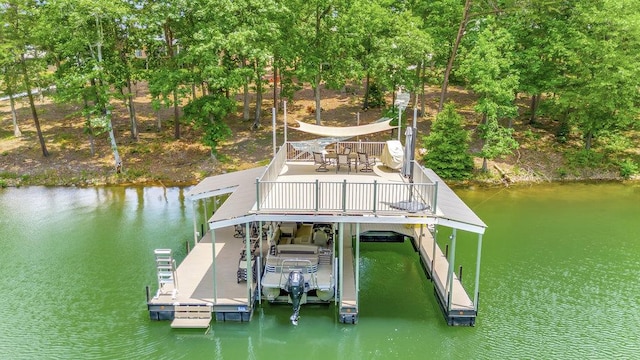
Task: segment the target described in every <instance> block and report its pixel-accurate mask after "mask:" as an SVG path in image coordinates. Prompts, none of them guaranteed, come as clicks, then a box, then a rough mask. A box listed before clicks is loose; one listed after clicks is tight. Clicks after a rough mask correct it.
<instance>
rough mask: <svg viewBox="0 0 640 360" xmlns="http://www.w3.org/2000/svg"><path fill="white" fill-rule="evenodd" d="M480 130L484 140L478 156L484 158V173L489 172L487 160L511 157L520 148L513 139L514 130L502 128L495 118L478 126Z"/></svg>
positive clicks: (490, 118) (492, 117) (488, 119)
mask: <svg viewBox="0 0 640 360" xmlns="http://www.w3.org/2000/svg"><path fill="white" fill-rule="evenodd" d="M478 130H479V132H480V138H481V139H482V140H483V145H482V149H481V150H480V153H479V154H478V155H479V156H480V157H482V171H487V160H493V159H496V158H498V157H502V156H505V155H509V154H511V153H513V150H515V149H517V148H518V142H517V141H516V140H515V139H514V138H513V129H512V128H505V127H504V126H501V125H500V124H499V123H498V120H497V119H496V118H495V117H494V116H491V117H489V118H487V122H486V123H484V124H481V125H480V126H478Z"/></svg>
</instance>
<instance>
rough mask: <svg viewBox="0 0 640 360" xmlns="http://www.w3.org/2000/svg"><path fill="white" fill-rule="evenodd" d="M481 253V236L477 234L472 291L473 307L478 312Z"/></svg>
mask: <svg viewBox="0 0 640 360" xmlns="http://www.w3.org/2000/svg"><path fill="white" fill-rule="evenodd" d="M481 253H482V234H478V254H477V255H476V281H475V283H476V285H475V290H474V291H473V307H474V308H475V309H476V312H477V311H478V295H479V293H480V289H479V286H480V255H481Z"/></svg>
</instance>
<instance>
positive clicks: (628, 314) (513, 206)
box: [0, 184, 640, 359]
mask: <svg viewBox="0 0 640 360" xmlns="http://www.w3.org/2000/svg"><path fill="white" fill-rule="evenodd" d="M185 191H186V190H184V189H179V188H169V189H163V188H155V187H147V188H121V187H102V188H89V189H75V188H42V187H30V188H20V189H14V188H11V189H1V190H0V291H1V292H2V295H1V297H0V299H1V303H0V358H2V359H284V358H285V357H286V358H288V359H293V358H295V359H431V358H438V359H442V358H444V359H515V358H517V359H609V358H629V359H634V358H640V281H639V276H640V185H639V184H626V185H621V184H566V185H538V186H532V187H511V188H496V189H476V190H467V189H465V190H457V191H456V192H457V193H458V194H459V195H460V196H461V197H462V198H463V199H464V200H465V201H466V202H467V203H468V204H469V206H470V207H471V208H472V209H473V210H474V211H476V212H477V213H478V215H479V216H480V217H481V218H482V219H483V221H485V222H486V223H487V225H488V226H489V228H488V229H487V232H486V234H485V236H484V237H483V247H482V266H481V274H480V312H479V315H478V319H477V324H476V326H475V327H449V326H447V325H446V324H445V321H444V319H443V316H442V314H441V312H440V310H439V308H438V305H437V303H436V301H435V296H434V294H433V288H432V285H431V283H430V282H429V281H428V280H427V279H426V278H425V276H424V274H423V273H422V270H421V268H420V264H419V262H418V260H417V255H416V254H415V252H414V251H413V248H412V247H411V245H410V244H409V243H405V244H373V243H363V244H362V247H361V256H362V258H361V260H360V261H361V266H362V269H361V294H360V319H359V323H358V325H355V326H354V325H343V324H340V323H338V322H337V320H336V316H335V308H334V307H327V306H306V307H303V309H302V312H301V319H300V324H299V325H298V326H297V327H296V326H292V325H291V324H290V322H289V319H288V318H289V315H290V313H291V311H290V308H289V307H287V306H270V305H268V304H263V305H262V306H261V307H259V308H258V310H257V311H256V313H255V314H254V318H253V320H252V321H251V322H250V323H214V324H213V328H212V331H211V332H210V333H208V334H205V333H204V330H175V329H171V328H170V326H169V322H154V321H150V320H149V319H148V313H147V311H146V303H145V286H146V285H150V286H151V287H152V291H155V272H154V271H155V270H154V263H153V249H156V248H171V249H173V250H174V252H175V253H176V254H177V258H178V259H179V260H182V258H184V256H185V253H186V250H185V242H186V241H189V240H192V238H193V235H192V232H193V223H192V212H193V209H192V207H191V204H190V203H189V202H188V201H187V202H185V199H184V192H185ZM458 234H459V236H458V241H457V245H456V246H457V251H456V254H457V256H456V269H457V268H458V266H460V265H462V266H463V269H464V273H463V283H464V284H466V285H473V284H472V282H473V278H474V273H473V269H474V268H475V249H476V241H477V238H476V237H475V236H471V235H470V234H465V233H462V234H461V233H458ZM446 235H447V232H446V229H442V230H441V231H440V233H439V235H438V238H439V241H440V242H441V243H442V245H445V241H444V240H442V239H445V240H446V239H447V236H446Z"/></svg>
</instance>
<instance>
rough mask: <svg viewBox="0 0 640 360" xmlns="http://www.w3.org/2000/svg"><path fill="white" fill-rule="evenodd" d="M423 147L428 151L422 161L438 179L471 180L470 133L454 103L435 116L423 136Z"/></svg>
mask: <svg viewBox="0 0 640 360" xmlns="http://www.w3.org/2000/svg"><path fill="white" fill-rule="evenodd" d="M423 144H424V147H425V148H426V149H427V152H426V154H425V155H424V156H423V158H422V160H423V161H424V163H425V165H426V166H427V167H429V168H431V169H433V171H435V172H437V173H438V174H439V175H440V176H441V177H443V178H445V179H466V178H469V177H471V174H472V171H473V157H472V156H471V154H470V153H469V132H468V131H467V130H465V129H464V122H463V118H462V116H460V115H459V114H458V113H457V112H456V108H455V105H454V104H453V103H448V104H446V105H445V107H444V109H443V111H441V112H440V113H438V115H437V116H436V120H435V122H434V123H433V125H431V132H430V133H429V136H427V137H423Z"/></svg>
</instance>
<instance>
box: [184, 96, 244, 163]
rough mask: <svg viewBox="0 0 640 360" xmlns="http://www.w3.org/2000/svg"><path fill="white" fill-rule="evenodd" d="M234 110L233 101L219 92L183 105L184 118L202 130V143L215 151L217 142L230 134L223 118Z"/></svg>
mask: <svg viewBox="0 0 640 360" xmlns="http://www.w3.org/2000/svg"><path fill="white" fill-rule="evenodd" d="M234 110H235V102H234V101H232V100H230V99H227V98H226V97H224V96H222V95H220V94H213V95H207V96H203V97H200V98H198V99H196V100H193V101H191V102H190V103H189V104H187V105H186V106H185V107H184V116H185V119H187V120H188V121H190V122H191V123H192V124H193V126H194V127H195V128H197V129H201V130H203V135H202V143H203V144H204V145H206V146H209V147H210V148H211V153H212V154H215V153H216V147H217V146H218V143H219V142H220V141H222V140H224V139H226V138H227V137H229V136H230V135H231V130H230V129H229V127H228V126H227V124H225V123H224V121H223V120H224V118H225V117H226V116H227V114H229V113H230V112H232V111H234Z"/></svg>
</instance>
